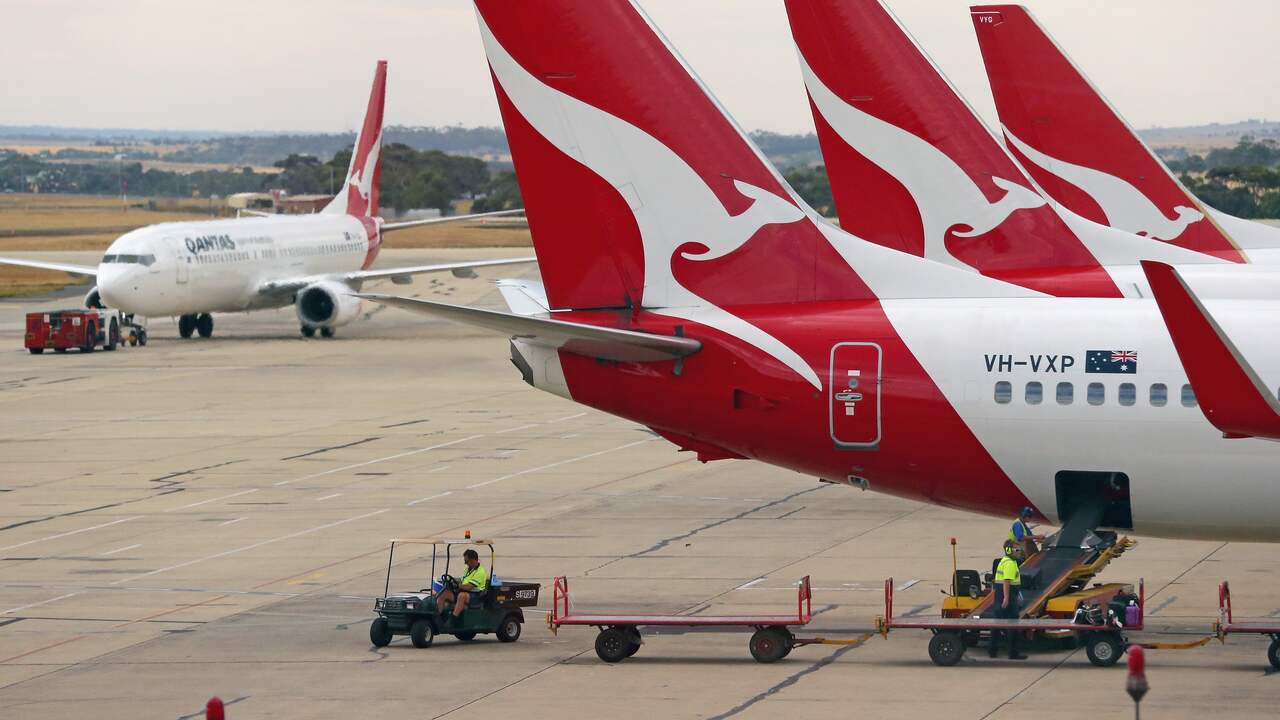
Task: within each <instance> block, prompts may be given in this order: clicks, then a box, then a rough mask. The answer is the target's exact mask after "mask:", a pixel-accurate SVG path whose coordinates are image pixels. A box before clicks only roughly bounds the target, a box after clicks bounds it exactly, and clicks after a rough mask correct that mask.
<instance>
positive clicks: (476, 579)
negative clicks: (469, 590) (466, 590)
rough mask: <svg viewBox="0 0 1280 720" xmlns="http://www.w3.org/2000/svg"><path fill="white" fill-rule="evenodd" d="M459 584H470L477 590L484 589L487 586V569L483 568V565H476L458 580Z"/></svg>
mask: <svg viewBox="0 0 1280 720" xmlns="http://www.w3.org/2000/svg"><path fill="white" fill-rule="evenodd" d="M458 583H459V584H460V585H470V586H471V587H473V588H475V589H476V590H477V591H479V590H484V589H485V588H487V587H488V586H489V571H488V570H485V569H484V565H477V566H476V568H475V569H474V570H468V571H467V574H466V575H463V576H462V579H461V580H459V581H458Z"/></svg>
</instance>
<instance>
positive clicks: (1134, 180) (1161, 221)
mask: <svg viewBox="0 0 1280 720" xmlns="http://www.w3.org/2000/svg"><path fill="white" fill-rule="evenodd" d="M970 10H971V15H972V18H973V26H974V29H975V30H976V31H977V35H978V45H979V46H980V47H981V49H982V59H983V61H984V62H985V63H986V68H987V78H988V79H989V80H990V82H991V91H992V94H993V95H994V97H995V102H996V110H997V112H998V113H999V115H1000V122H1001V124H1002V125H1003V126H1004V136H1005V139H1006V141H1007V144H1008V146H1009V149H1010V150H1011V151H1012V152H1013V153H1014V154H1015V155H1016V156H1017V157H1018V159H1019V160H1020V161H1021V163H1022V165H1023V166H1024V167H1025V168H1026V169H1027V171H1028V172H1030V173H1031V175H1032V176H1033V177H1034V178H1035V179H1036V182H1037V183H1038V184H1039V185H1040V187H1041V188H1043V189H1044V190H1045V192H1047V193H1048V194H1049V195H1050V196H1051V197H1052V198H1053V199H1054V200H1056V201H1057V202H1059V203H1061V204H1063V205H1065V206H1066V207H1068V208H1070V209H1071V210H1072V211H1073V212H1075V213H1076V214H1077V215H1081V216H1083V217H1086V218H1089V219H1091V220H1094V221H1096V222H1100V223H1105V224H1107V225H1110V226H1111V227H1114V228H1119V229H1121V230H1126V231H1128V232H1132V233H1139V234H1142V235H1145V236H1147V237H1151V238H1155V239H1157V240H1162V241H1164V242H1166V243H1169V244H1171V245H1176V246H1179V247H1184V248H1188V249H1191V250H1196V251H1198V252H1202V253H1207V254H1209V255H1213V256H1215V257H1220V258H1222V259H1224V260H1228V261H1230V262H1235V263H1244V262H1254V263H1262V262H1268V263H1271V264H1275V263H1276V262H1277V260H1276V254H1275V253H1276V249H1277V248H1280V228H1274V227H1271V226H1268V225H1263V224H1261V223H1256V222H1252V221H1249V220H1242V219H1240V218H1237V217H1233V216H1231V215H1228V214H1226V213H1223V212H1219V211H1218V210H1215V209H1213V208H1211V207H1209V206H1208V205H1205V204H1204V203H1203V202H1201V201H1200V200H1199V199H1198V198H1197V197H1195V196H1194V195H1192V194H1191V193H1190V192H1189V191H1188V190H1187V189H1186V187H1184V186H1183V185H1182V183H1181V182H1179V181H1178V179H1177V177H1175V176H1174V175H1173V173H1172V172H1170V171H1169V168H1168V167H1166V166H1165V164H1164V163H1163V162H1161V161H1160V159H1159V158H1158V157H1157V156H1156V155H1155V153H1153V152H1152V151H1151V149H1150V148H1148V147H1147V146H1146V144H1145V143H1143V141H1142V139H1141V138H1139V137H1138V135H1137V133H1135V132H1134V131H1133V128H1132V127H1130V125H1129V123H1127V122H1125V120H1124V118H1123V117H1121V115H1120V113H1119V112H1117V111H1116V109H1115V108H1114V107H1112V106H1111V104H1110V103H1109V102H1107V100H1106V98H1104V97H1103V95H1102V93H1101V92H1099V91H1098V89H1097V88H1096V87H1095V86H1094V85H1093V84H1092V83H1091V82H1089V80H1088V78H1086V77H1085V75H1084V73H1083V72H1081V70H1080V69H1079V68H1078V67H1076V66H1075V64H1073V63H1072V61H1071V59H1070V58H1069V57H1067V54H1066V53H1065V52H1064V51H1063V50H1062V48H1060V47H1059V46H1058V45H1057V44H1056V43H1055V42H1054V41H1053V39H1052V38H1051V37H1049V34H1048V33H1047V32H1045V30H1044V28H1042V27H1040V25H1039V24H1038V23H1037V22H1036V20H1035V18H1033V17H1032V16H1031V13H1030V12H1028V11H1027V10H1026V9H1025V8H1023V7H1019V6H1017V5H978V6H974V7H972V8H970Z"/></svg>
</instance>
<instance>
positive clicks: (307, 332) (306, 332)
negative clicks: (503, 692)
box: [301, 325, 316, 337]
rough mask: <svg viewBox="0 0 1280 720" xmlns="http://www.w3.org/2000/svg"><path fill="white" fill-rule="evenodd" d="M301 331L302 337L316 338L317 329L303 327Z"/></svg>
mask: <svg viewBox="0 0 1280 720" xmlns="http://www.w3.org/2000/svg"><path fill="white" fill-rule="evenodd" d="M301 329H302V337H315V336H316V329H315V328H313V327H311V326H310V325H303V326H302V328H301Z"/></svg>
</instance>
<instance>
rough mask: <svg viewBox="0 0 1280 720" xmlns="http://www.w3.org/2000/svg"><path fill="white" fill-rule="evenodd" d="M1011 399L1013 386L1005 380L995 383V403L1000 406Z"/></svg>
mask: <svg viewBox="0 0 1280 720" xmlns="http://www.w3.org/2000/svg"><path fill="white" fill-rule="evenodd" d="M1012 399H1013V385H1012V384H1011V383H1010V382H1008V381H1007V380H1001V381H1000V382H998V383H996V402H998V403H1000V404H1001V405H1004V404H1007V403H1008V402H1009V401H1010V400H1012Z"/></svg>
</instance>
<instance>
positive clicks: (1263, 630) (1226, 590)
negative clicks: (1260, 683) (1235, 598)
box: [1213, 580, 1280, 670]
mask: <svg viewBox="0 0 1280 720" xmlns="http://www.w3.org/2000/svg"><path fill="white" fill-rule="evenodd" d="M1213 631H1214V634H1216V635H1217V637H1218V639H1219V640H1221V641H1223V642H1226V640H1227V636H1228V635H1239V634H1247V635H1268V636H1270V637H1271V645H1270V646H1269V647H1268V648H1267V660H1268V661H1270V662H1271V667H1273V668H1275V669H1276V670H1280V619H1275V618H1272V619H1271V620H1270V621H1269V622H1263V623H1238V622H1236V621H1235V617H1234V615H1233V614H1232V611H1231V586H1230V585H1228V584H1227V581H1225V580H1223V581H1222V584H1221V585H1219V586H1218V621H1217V622H1215V623H1214V625H1213Z"/></svg>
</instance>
